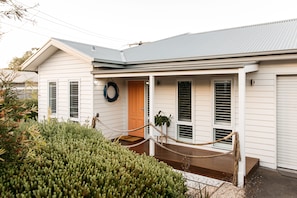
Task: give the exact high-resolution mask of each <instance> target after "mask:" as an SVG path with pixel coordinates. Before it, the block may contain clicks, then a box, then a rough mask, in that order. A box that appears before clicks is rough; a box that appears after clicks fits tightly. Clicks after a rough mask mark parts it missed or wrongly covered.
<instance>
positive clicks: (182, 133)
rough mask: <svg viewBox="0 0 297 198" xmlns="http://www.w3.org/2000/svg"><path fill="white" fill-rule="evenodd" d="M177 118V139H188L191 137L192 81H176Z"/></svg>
mask: <svg viewBox="0 0 297 198" xmlns="http://www.w3.org/2000/svg"><path fill="white" fill-rule="evenodd" d="M177 92H178V93H177V97H178V98H177V101H178V102H177V103H178V107H177V108H178V120H177V133H178V134H177V136H178V139H180V140H183V141H189V140H192V139H193V126H192V82H191V81H178V89H177Z"/></svg>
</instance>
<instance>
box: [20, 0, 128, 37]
mask: <svg viewBox="0 0 297 198" xmlns="http://www.w3.org/2000/svg"><path fill="white" fill-rule="evenodd" d="M20 4H22V5H24V6H27V5H25V4H24V3H21V2H20ZM27 7H29V6H27ZM32 9H33V10H35V11H37V12H38V13H37V14H35V15H36V17H38V18H41V19H43V20H45V21H48V22H50V23H53V24H55V25H59V26H62V27H64V28H65V27H66V28H69V29H72V30H75V31H77V32H81V33H83V34H87V35H90V36H94V37H98V38H101V39H107V40H111V41H113V42H128V40H125V39H120V38H115V37H110V36H106V35H103V34H98V33H96V32H92V31H89V30H86V29H83V28H81V27H78V26H76V25H73V24H71V23H68V22H66V21H63V20H61V19H58V18H56V17H54V16H51V15H49V14H47V13H45V12H43V11H41V10H38V9H37V8H35V7H33V8H32ZM28 13H29V14H32V13H31V12H30V9H29V10H28ZM40 14H43V15H44V16H45V17H42V16H40ZM32 15H33V14H32ZM49 18H51V19H54V20H51V19H49Z"/></svg>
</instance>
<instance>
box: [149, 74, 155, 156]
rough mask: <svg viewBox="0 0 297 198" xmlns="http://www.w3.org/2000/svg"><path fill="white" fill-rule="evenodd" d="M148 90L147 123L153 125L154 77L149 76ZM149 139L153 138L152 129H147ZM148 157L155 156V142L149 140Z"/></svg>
mask: <svg viewBox="0 0 297 198" xmlns="http://www.w3.org/2000/svg"><path fill="white" fill-rule="evenodd" d="M149 90H150V117H149V122H150V123H153V122H154V103H155V101H154V99H155V76H153V75H150V76H149ZM149 137H150V138H154V128H153V127H150V128H149ZM149 148H150V150H149V155H150V156H155V142H154V141H153V140H151V139H150V144H149Z"/></svg>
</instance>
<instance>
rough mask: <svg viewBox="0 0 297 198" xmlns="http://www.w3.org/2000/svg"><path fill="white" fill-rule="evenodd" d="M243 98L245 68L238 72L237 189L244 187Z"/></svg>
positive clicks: (244, 93)
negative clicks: (238, 158)
mask: <svg viewBox="0 0 297 198" xmlns="http://www.w3.org/2000/svg"><path fill="white" fill-rule="evenodd" d="M245 97H246V71H245V68H240V69H239V70H238V112H239V113H238V114H239V115H238V133H239V144H240V155H241V156H240V157H241V160H240V161H239V166H238V187H241V188H242V187H244V177H245V175H246V168H245V166H246V165H245V164H246V161H245Z"/></svg>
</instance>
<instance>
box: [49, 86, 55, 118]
mask: <svg viewBox="0 0 297 198" xmlns="http://www.w3.org/2000/svg"><path fill="white" fill-rule="evenodd" d="M49 108H50V110H51V113H52V114H55V113H56V112H57V85H56V82H49Z"/></svg>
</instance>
